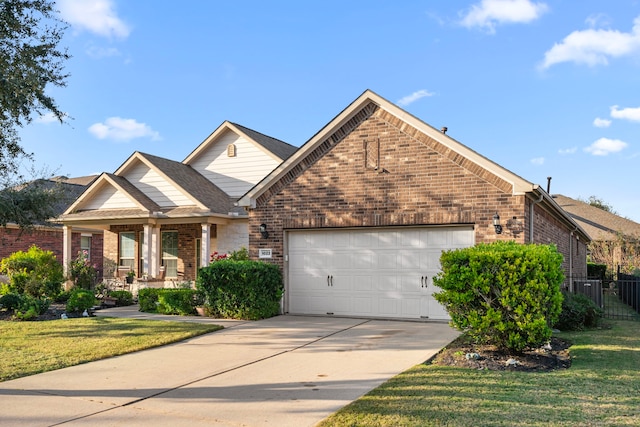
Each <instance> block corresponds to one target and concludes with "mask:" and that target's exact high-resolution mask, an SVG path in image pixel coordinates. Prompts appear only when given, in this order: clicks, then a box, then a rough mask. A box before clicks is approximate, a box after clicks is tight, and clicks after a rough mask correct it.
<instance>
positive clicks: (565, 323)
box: [554, 292, 604, 331]
mask: <svg viewBox="0 0 640 427" xmlns="http://www.w3.org/2000/svg"><path fill="white" fill-rule="evenodd" d="M603 314H604V312H603V310H602V309H601V308H600V307H598V306H597V305H596V303H595V302H593V300H591V298H589V297H587V296H586V295H582V294H574V293H569V292H564V300H563V301H562V311H561V312H560V317H559V318H558V321H557V322H556V323H555V325H554V328H557V329H560V330H561V331H581V330H583V329H587V328H595V327H597V326H598V324H599V323H600V319H602V316H603Z"/></svg>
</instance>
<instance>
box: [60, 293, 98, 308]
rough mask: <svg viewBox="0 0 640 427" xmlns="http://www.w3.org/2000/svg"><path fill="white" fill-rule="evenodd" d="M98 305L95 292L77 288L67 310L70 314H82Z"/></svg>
mask: <svg viewBox="0 0 640 427" xmlns="http://www.w3.org/2000/svg"><path fill="white" fill-rule="evenodd" d="M96 304H97V300H96V297H95V295H93V291H90V290H87V289H82V288H75V289H73V290H72V291H71V294H70V295H69V299H68V300H67V307H66V310H67V311H68V312H70V313H72V312H81V311H84V310H88V309H90V308H91V307H93V306H94V305H96Z"/></svg>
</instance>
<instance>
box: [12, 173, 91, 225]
mask: <svg viewBox="0 0 640 427" xmlns="http://www.w3.org/2000/svg"><path fill="white" fill-rule="evenodd" d="M97 177H98V175H87V176H81V177H76V178H68V177H66V176H55V177H52V178H49V179H37V180H34V181H31V182H29V183H27V184H25V185H24V186H22V187H21V188H26V187H30V186H34V185H38V186H40V187H42V188H44V189H54V188H55V189H58V190H59V191H60V199H59V200H58V201H57V202H56V204H55V205H54V213H55V215H56V216H58V215H60V214H62V213H63V212H64V211H65V210H66V209H67V208H68V207H69V206H70V205H71V204H72V203H73V202H74V201H75V200H76V199H77V198H78V196H80V194H82V193H83V192H84V191H85V190H86V189H87V188H88V187H89V185H90V184H91V183H92V182H93V181H95V179H96V178H97ZM7 225H10V226H17V225H15V224H7ZM38 225H46V226H53V227H57V226H59V225H58V224H56V223H54V222H47V223H46V224H38Z"/></svg>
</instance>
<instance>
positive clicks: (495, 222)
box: [493, 212, 502, 234]
mask: <svg viewBox="0 0 640 427" xmlns="http://www.w3.org/2000/svg"><path fill="white" fill-rule="evenodd" d="M493 228H495V229H496V234H502V225H500V215H498V212H496V214H495V215H494V216H493Z"/></svg>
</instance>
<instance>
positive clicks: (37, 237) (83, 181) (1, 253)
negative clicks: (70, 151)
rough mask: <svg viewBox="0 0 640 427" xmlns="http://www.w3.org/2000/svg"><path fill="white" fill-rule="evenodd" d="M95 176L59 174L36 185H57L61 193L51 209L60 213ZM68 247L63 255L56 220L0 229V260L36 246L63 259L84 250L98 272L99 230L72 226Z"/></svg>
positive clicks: (50, 186) (100, 236)
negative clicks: (27, 226) (30, 226)
mask: <svg viewBox="0 0 640 427" xmlns="http://www.w3.org/2000/svg"><path fill="white" fill-rule="evenodd" d="M95 179H96V175H90V176H83V177H76V178H67V177H63V176H59V177H53V178H50V179H45V180H38V184H39V185H44V186H45V187H47V188H53V187H54V186H59V188H60V189H61V194H62V195H63V197H62V199H61V200H60V202H59V204H58V206H56V207H55V211H56V212H57V213H58V214H60V213H62V212H64V211H65V210H66V209H67V208H68V207H69V205H71V204H72V203H73V201H74V200H75V199H76V198H77V197H78V196H79V195H80V194H81V193H82V192H83V191H84V190H86V189H87V188H88V186H89V185H90V184H91V183H92V182H93V181H94V180H95ZM69 239H70V242H71V244H70V246H69V250H68V254H67V257H68V258H66V259H65V258H64V255H63V254H64V248H63V228H62V226H61V225H59V224H56V223H48V224H35V225H34V227H33V228H31V229H21V228H20V227H18V226H17V225H15V224H7V226H6V227H3V228H0V259H2V258H6V257H8V256H9V255H11V254H12V253H14V252H17V251H27V250H28V249H29V248H30V247H31V246H33V245H36V246H38V247H39V248H40V249H43V250H46V251H51V252H53V254H54V255H55V257H56V259H58V260H59V261H60V262H65V260H66V261H68V260H71V259H73V258H75V257H76V256H77V255H78V252H80V251H84V252H85V253H86V254H87V255H88V257H89V260H90V261H91V263H92V264H93V265H94V266H95V267H96V269H97V270H98V271H101V270H102V231H101V230H95V229H90V228H85V227H78V228H76V229H75V230H74V231H73V232H72V233H71V234H70V235H69Z"/></svg>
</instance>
